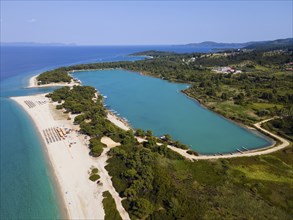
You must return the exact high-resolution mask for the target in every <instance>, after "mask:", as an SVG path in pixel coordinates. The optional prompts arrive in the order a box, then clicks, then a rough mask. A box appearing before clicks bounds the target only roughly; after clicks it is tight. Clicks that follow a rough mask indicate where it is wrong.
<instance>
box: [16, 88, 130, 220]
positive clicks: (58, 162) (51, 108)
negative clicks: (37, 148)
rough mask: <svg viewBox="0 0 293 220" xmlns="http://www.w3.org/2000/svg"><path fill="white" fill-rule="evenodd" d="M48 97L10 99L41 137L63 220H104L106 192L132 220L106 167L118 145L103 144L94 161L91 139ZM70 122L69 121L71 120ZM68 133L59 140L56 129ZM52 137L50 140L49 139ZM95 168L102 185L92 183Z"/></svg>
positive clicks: (111, 142)
mask: <svg viewBox="0 0 293 220" xmlns="http://www.w3.org/2000/svg"><path fill="white" fill-rule="evenodd" d="M45 95H46V94H38V95H31V96H21V97H11V99H12V100H14V101H15V102H16V103H18V104H19V105H20V106H21V107H22V108H23V109H24V110H25V111H26V113H27V114H28V115H29V116H30V117H31V119H32V120H33V122H34V125H35V126H36V128H37V131H38V133H39V136H40V139H41V143H42V145H43V149H44V153H45V154H46V159H47V158H48V164H49V168H51V170H50V171H51V173H52V174H53V175H52V176H53V181H54V183H55V182H56V184H54V185H55V186H56V187H57V189H56V193H57V194H58V195H57V197H58V198H60V200H59V202H60V203H61V204H60V203H58V204H60V205H61V207H60V211H61V214H63V215H64V216H62V217H64V218H68V219H104V216H105V211H104V207H103V203H102V201H103V192H104V191H109V192H110V193H111V195H112V196H113V198H114V200H115V203H116V207H117V210H118V212H119V213H120V215H121V217H122V218H123V219H129V216H128V213H127V212H126V211H125V209H124V207H123V206H122V203H121V201H122V198H120V197H119V194H118V193H117V192H116V190H115V188H114V186H113V185H112V181H111V177H110V176H109V174H108V172H107V170H106V169H105V166H106V165H107V160H108V156H107V152H108V151H109V150H110V148H112V147H115V146H117V145H119V143H115V142H114V141H113V140H111V139H110V138H107V137H103V138H102V139H101V142H102V143H104V144H105V145H106V146H107V147H106V148H104V151H103V153H102V155H101V156H100V157H98V158H93V157H91V156H90V155H89V148H88V145H89V138H88V137H87V136H86V135H82V134H80V133H79V132H78V130H79V127H78V125H73V120H74V115H65V114H64V113H63V112H62V111H61V110H56V103H53V102H51V101H50V99H49V98H47V97H45ZM69 118H70V120H68V119H69ZM110 119H111V121H112V122H113V123H115V124H118V125H119V126H122V127H123V128H124V129H125V128H126V125H124V124H123V123H122V122H121V121H120V119H119V118H118V117H117V116H115V117H114V116H112V117H111V118H110ZM59 128H60V129H63V130H64V131H66V136H64V139H63V138H61V137H60V136H59V137H58V132H56V130H57V129H59ZM49 136H50V138H49ZM92 167H96V168H98V170H99V175H100V179H99V180H100V182H101V183H102V185H97V183H96V182H92V181H90V180H89V172H90V169H91V168H92Z"/></svg>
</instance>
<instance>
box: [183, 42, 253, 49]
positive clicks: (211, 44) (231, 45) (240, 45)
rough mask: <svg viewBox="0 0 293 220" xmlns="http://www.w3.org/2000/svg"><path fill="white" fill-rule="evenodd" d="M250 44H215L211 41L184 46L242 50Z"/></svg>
mask: <svg viewBox="0 0 293 220" xmlns="http://www.w3.org/2000/svg"><path fill="white" fill-rule="evenodd" d="M249 44H250V43H217V42H213V41H204V42H201V43H190V44H186V46H193V47H197V48H201V47H211V48H243V47H246V46H248V45H249Z"/></svg>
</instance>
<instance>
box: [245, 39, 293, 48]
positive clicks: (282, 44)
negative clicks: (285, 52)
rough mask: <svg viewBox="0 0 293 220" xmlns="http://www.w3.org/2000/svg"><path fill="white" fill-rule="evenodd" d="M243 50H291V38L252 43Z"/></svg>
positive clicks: (292, 43) (292, 40)
mask: <svg viewBox="0 0 293 220" xmlns="http://www.w3.org/2000/svg"><path fill="white" fill-rule="evenodd" d="M244 49H255V50H278V49H293V38H286V39H278V40H272V41H262V42H254V43H251V44H249V45H248V46H246V47H244Z"/></svg>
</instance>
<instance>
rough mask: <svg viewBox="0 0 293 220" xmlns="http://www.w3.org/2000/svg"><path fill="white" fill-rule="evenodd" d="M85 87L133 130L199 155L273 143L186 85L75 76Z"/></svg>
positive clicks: (124, 74) (101, 73) (129, 76)
mask: <svg viewBox="0 0 293 220" xmlns="http://www.w3.org/2000/svg"><path fill="white" fill-rule="evenodd" d="M74 77H76V78H78V79H79V80H81V81H82V82H83V84H84V85H89V86H93V87H95V88H96V89H97V90H99V91H100V92H101V93H102V94H103V96H106V97H107V98H106V99H105V104H106V105H107V107H108V108H109V109H112V110H113V111H115V112H117V114H119V116H120V117H124V118H126V119H127V120H128V121H129V123H130V124H131V125H132V126H133V127H134V128H142V129H144V130H147V129H150V130H152V131H153V132H154V134H155V135H157V136H161V135H163V134H171V136H172V137H173V139H176V140H179V141H181V142H183V143H184V144H187V145H189V146H190V147H191V148H192V149H193V150H195V151H197V152H199V153H201V154H215V153H231V152H236V151H237V148H238V149H241V148H242V147H245V148H247V149H256V148H262V147H266V146H268V145H270V144H271V142H270V141H269V140H268V139H267V138H265V137H264V136H262V135H261V134H257V133H253V132H251V131H249V130H247V129H245V128H243V127H241V126H239V125H237V124H235V123H233V122H231V121H229V120H227V119H225V118H223V117H221V116H219V115H217V114H215V113H213V112H211V111H209V110H207V109H206V108H204V107H202V106H201V105H200V104H199V103H198V102H196V101H195V100H192V99H190V98H188V97H187V96H186V95H184V94H183V93H182V92H181V90H183V89H185V88H187V87H188V85H187V84H179V83H171V82H168V81H165V80H161V79H157V78H153V77H149V76H144V75H140V74H138V73H133V72H130V71H126V70H121V69H115V70H98V71H83V72H75V73H74Z"/></svg>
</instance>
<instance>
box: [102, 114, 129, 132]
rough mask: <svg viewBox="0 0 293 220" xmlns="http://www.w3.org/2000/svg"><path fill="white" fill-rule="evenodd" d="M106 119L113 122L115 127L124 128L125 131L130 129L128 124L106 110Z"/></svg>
mask: <svg viewBox="0 0 293 220" xmlns="http://www.w3.org/2000/svg"><path fill="white" fill-rule="evenodd" d="M107 119H108V120H109V121H111V122H112V123H113V124H115V125H116V126H117V127H119V128H121V129H123V130H125V131H128V130H130V129H131V128H130V127H129V125H127V124H126V122H124V121H123V120H122V119H121V118H118V117H117V116H116V115H114V114H112V113H110V112H108V114H107Z"/></svg>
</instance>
